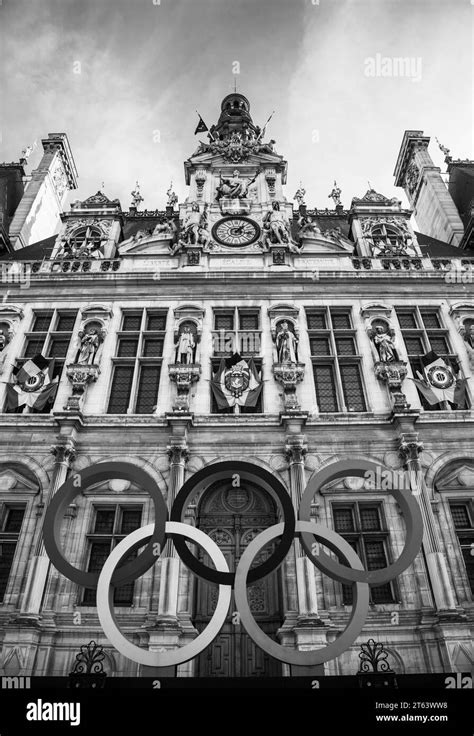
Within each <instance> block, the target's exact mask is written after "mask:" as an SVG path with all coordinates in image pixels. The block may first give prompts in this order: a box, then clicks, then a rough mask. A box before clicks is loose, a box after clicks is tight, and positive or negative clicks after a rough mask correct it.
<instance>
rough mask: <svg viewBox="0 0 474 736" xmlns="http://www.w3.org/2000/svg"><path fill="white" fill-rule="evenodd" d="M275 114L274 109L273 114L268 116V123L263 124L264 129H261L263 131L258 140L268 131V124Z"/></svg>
mask: <svg viewBox="0 0 474 736" xmlns="http://www.w3.org/2000/svg"><path fill="white" fill-rule="evenodd" d="M274 114H275V110H273V112H272V114H271V115H270V117H269V118H268V120H267V122H266V123H265V125H264V126H263V128H262V130H261V133H260V135H259V136H258V140H259V141H260V140H262V139H263V136H264V135H265V131H266V129H267V125H268V123H269V122H270V120H271V119H272V117H273V116H274Z"/></svg>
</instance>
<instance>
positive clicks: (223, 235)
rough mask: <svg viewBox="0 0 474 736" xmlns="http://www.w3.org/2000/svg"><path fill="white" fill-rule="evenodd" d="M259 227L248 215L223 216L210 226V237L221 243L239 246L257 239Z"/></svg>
mask: <svg viewBox="0 0 474 736" xmlns="http://www.w3.org/2000/svg"><path fill="white" fill-rule="evenodd" d="M259 236H260V228H259V226H258V225H257V223H256V222H254V221H253V220H250V219H249V218H248V217H225V218H224V219H223V220H219V222H216V224H215V225H214V227H213V228H212V237H213V238H214V239H215V240H217V242H218V243H221V244H222V245H229V246H231V247H234V248H239V247H240V248H241V247H242V246H245V245H250V244H251V243H254V242H255V241H256V240H258V238H259Z"/></svg>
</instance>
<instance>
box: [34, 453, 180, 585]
mask: <svg viewBox="0 0 474 736" xmlns="http://www.w3.org/2000/svg"><path fill="white" fill-rule="evenodd" d="M77 475H79V477H80V486H79V487H78V486H77V485H76V484H75V479H76V477H77ZM110 478H122V479H123V480H129V481H132V482H134V483H137V484H138V485H140V486H141V488H143V489H144V490H145V491H148V493H149V494H150V496H151V498H152V499H153V503H154V506H155V527H154V531H153V534H152V535H151V538H150V542H149V543H148V545H147V546H146V548H145V549H144V550H143V552H141V553H140V554H139V555H138V556H137V557H136V558H135V559H134V560H132V561H131V562H128V563H127V564H126V565H124V566H123V567H121V568H120V569H119V570H117V571H116V572H115V573H114V576H113V580H112V584H113V585H114V586H117V585H124V584H125V583H130V582H132V581H133V580H135V579H136V578H138V577H139V576H140V575H143V573H144V572H146V571H147V570H149V569H150V567H151V566H152V565H153V564H154V563H155V562H156V547H155V545H156V544H159V545H160V549H162V545H163V542H164V539H165V524H166V521H167V518H168V510H167V508H166V503H165V500H164V498H163V494H162V493H161V491H160V489H159V487H158V485H157V484H156V482H155V481H154V480H153V478H152V477H151V476H150V475H149V474H148V473H147V472H145V470H143V468H138V467H135V466H131V465H129V464H128V463H123V462H108V463H99V464H98V465H91V467H89V468H87V469H86V470H81V471H79V472H78V473H76V474H75V475H72V476H71V477H70V478H69V480H67V481H66V482H65V483H64V484H63V485H62V486H61V487H60V488H59V489H58V491H57V492H56V493H55V495H54V496H53V498H52V501H51V503H50V504H49V506H48V509H47V511H46V515H45V521H44V532H43V533H44V546H45V548H46V552H47V553H48V556H49V558H50V560H51V562H52V563H53V565H54V567H55V568H56V569H57V570H59V572H61V573H62V574H63V575H65V576H66V577H67V578H69V580H72V581H73V582H74V583H77V584H78V585H81V586H82V587H84V588H97V583H98V581H99V573H95V572H85V571H84V570H79V568H77V567H74V566H73V565H71V564H70V563H69V562H68V561H67V560H66V559H65V558H64V557H63V555H62V554H61V551H60V547H61V537H60V531H61V522H62V519H63V516H64V512H65V511H66V508H67V506H68V505H69V504H70V503H71V502H72V501H73V500H74V498H75V497H76V496H77V495H78V493H81V492H82V491H84V490H85V489H86V488H89V487H90V486H91V485H93V484H95V483H102V482H103V481H106V480H110Z"/></svg>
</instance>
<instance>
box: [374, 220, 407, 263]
mask: <svg viewBox="0 0 474 736" xmlns="http://www.w3.org/2000/svg"><path fill="white" fill-rule="evenodd" d="M370 238H371V241H372V246H373V254H374V255H375V256H384V255H387V256H390V255H413V251H412V250H410V246H411V245H412V239H411V238H410V237H409V235H408V234H407V233H404V232H402V231H401V230H400V229H399V228H397V227H394V226H391V225H386V224H385V223H380V224H379V225H375V226H374V227H373V228H372V230H371V232H370Z"/></svg>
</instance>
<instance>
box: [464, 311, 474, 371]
mask: <svg viewBox="0 0 474 736" xmlns="http://www.w3.org/2000/svg"><path fill="white" fill-rule="evenodd" d="M464 342H465V343H466V351H467V357H468V359H469V365H470V366H471V368H474V322H471V323H470V324H466V325H465V332H464Z"/></svg>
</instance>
